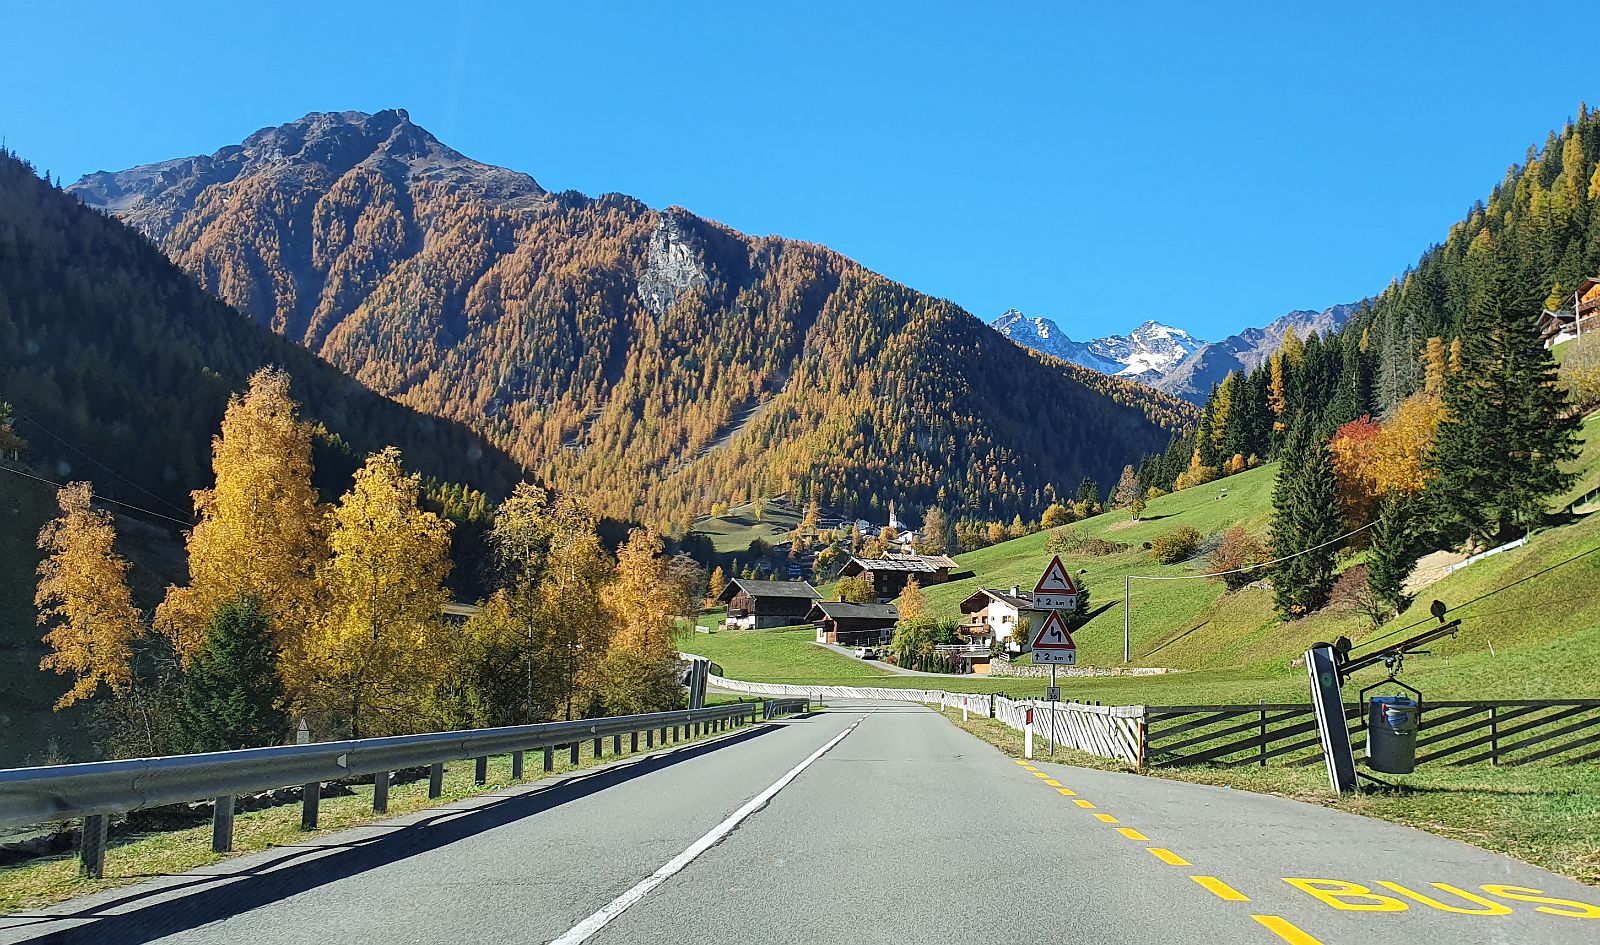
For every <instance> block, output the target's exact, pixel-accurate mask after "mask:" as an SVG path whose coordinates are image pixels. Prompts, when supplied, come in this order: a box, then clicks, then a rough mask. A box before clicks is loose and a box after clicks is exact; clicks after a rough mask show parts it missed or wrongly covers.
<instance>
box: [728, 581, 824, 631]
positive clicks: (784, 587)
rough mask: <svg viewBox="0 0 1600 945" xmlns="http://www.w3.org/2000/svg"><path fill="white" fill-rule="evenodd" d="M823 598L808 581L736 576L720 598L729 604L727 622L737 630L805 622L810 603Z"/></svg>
mask: <svg viewBox="0 0 1600 945" xmlns="http://www.w3.org/2000/svg"><path fill="white" fill-rule="evenodd" d="M821 599H822V595H821V594H818V593H817V589H816V588H814V587H812V586H811V585H810V584H808V583H806V582H805V581H753V580H750V579H749V578H734V579H733V580H731V581H729V582H728V586H727V587H726V588H724V589H723V591H722V597H720V598H719V600H721V601H722V603H724V604H727V605H728V619H727V622H726V626H728V627H730V628H733V629H738V630H765V629H767V628H769V627H789V626H793V625H795V624H797V623H805V622H806V614H807V613H809V612H810V611H811V605H812V604H813V603H815V602H816V601H818V600H821Z"/></svg>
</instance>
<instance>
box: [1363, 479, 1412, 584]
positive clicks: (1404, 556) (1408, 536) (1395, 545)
mask: <svg viewBox="0 0 1600 945" xmlns="http://www.w3.org/2000/svg"><path fill="white" fill-rule="evenodd" d="M1416 563H1417V555H1416V536H1415V535H1414V534H1413V533H1412V521H1411V502H1410V500H1408V499H1407V498H1406V497H1405V496H1403V495H1400V494H1398V493H1390V494H1389V495H1387V496H1385V497H1384V499H1383V501H1382V503H1381V504H1380V505H1379V506H1378V519H1377V524H1375V525H1373V527H1372V558H1371V560H1370V561H1369V562H1368V564H1367V585H1368V586H1369V587H1370V588H1371V589H1372V593H1373V595H1374V596H1375V597H1377V599H1378V601H1379V602H1380V603H1381V604H1383V606H1384V607H1385V608H1387V609H1388V610H1389V612H1390V613H1399V612H1400V611H1402V610H1405V609H1406V606H1407V605H1408V604H1410V601H1409V600H1408V599H1407V597H1406V593H1405V581H1406V578H1407V577H1409V576H1410V575H1411V569H1412V568H1413V567H1415V566H1416Z"/></svg>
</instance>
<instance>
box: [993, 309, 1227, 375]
mask: <svg viewBox="0 0 1600 945" xmlns="http://www.w3.org/2000/svg"><path fill="white" fill-rule="evenodd" d="M989 326H990V327H991V328H993V329H994V330H995V331H998V332H999V333H1000V334H1002V335H1005V336H1006V337H1007V338H1010V339H1011V340H1012V341H1015V342H1016V343H1017V344H1019V345H1022V346H1023V347H1026V348H1032V349H1033V350H1035V351H1039V352H1042V353H1044V354H1048V355H1053V356H1055V357H1058V358H1060V359H1061V360H1063V361H1071V362H1072V363H1073V364H1081V365H1083V366H1084V367H1086V368H1091V369H1093V370H1096V371H1099V372H1100V373H1102V374H1120V375H1123V376H1125V377H1135V378H1138V379H1139V380H1141V381H1144V382H1145V383H1150V382H1152V381H1154V380H1155V379H1157V378H1159V377H1160V376H1161V375H1163V374H1165V373H1166V372H1167V371H1170V370H1172V369H1173V368H1174V367H1176V366H1177V365H1178V364H1180V363H1182V361H1183V360H1184V359H1185V358H1187V357H1188V356H1189V355H1191V354H1193V353H1194V352H1195V351H1198V350H1199V349H1200V347H1201V346H1202V345H1204V344H1205V342H1204V341H1202V340H1200V339H1199V338H1196V337H1194V336H1193V335H1191V334H1189V333H1188V332H1186V331H1184V330H1183V329H1181V328H1173V327H1171V326H1170V325H1163V324H1161V323H1160V322H1145V323H1144V324H1143V325H1140V326H1139V327H1138V328H1135V329H1134V330H1133V331H1131V332H1129V333H1128V334H1126V335H1108V336H1107V337H1104V338H1096V339H1094V340H1092V341H1084V342H1079V341H1073V340H1072V339H1071V338H1070V337H1068V336H1067V333H1066V332H1064V331H1062V330H1061V326H1059V325H1057V324H1056V323H1055V322H1053V321H1051V320H1050V319H1048V318H1034V317H1029V316H1027V315H1024V314H1023V313H1021V312H1019V311H1017V310H1016V309H1011V310H1010V311H1008V312H1006V313H1005V314H1004V315H1001V316H1000V317H999V318H997V319H995V320H994V321H992V322H990V323H989Z"/></svg>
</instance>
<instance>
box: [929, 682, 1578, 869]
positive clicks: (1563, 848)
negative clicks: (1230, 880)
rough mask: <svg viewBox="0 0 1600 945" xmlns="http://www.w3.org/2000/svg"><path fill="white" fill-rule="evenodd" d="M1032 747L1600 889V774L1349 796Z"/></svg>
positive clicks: (1400, 787)
mask: <svg viewBox="0 0 1600 945" xmlns="http://www.w3.org/2000/svg"><path fill="white" fill-rule="evenodd" d="M945 717H946V718H948V719H950V721H951V723H952V724H954V725H955V726H956V727H958V728H960V729H962V730H964V731H966V732H969V733H971V734H972V735H974V736H976V737H977V738H979V739H981V740H982V741H985V742H988V743H989V744H990V745H993V746H994V747H995V748H997V749H999V750H1000V751H1001V752H1002V753H1003V754H1005V755H1007V756H1009V757H1012V758H1021V757H1022V742H1023V737H1022V733H1021V732H1018V731H1016V730H1015V729H1012V728H1010V727H1008V726H1006V725H1004V724H1002V723H1000V722H998V721H996V720H994V719H991V718H988V717H987V716H977V715H973V716H971V717H970V718H969V720H968V721H966V722H962V721H961V713H960V711H959V710H956V709H951V710H948V711H947V712H946V713H945ZM1033 747H1034V759H1035V760H1039V761H1053V762H1058V763H1060V764H1067V765H1075V766H1077V767H1081V768H1093V769H1095V770H1098V771H1121V772H1126V773H1130V774H1142V775H1146V776H1149V777H1157V778H1166V779H1168V780H1172V781H1187V782H1190V783H1194V784H1211V785H1216V786H1219V787H1229V788H1232V789H1234V790H1240V791H1254V792H1255V793H1258V794H1272V795H1276V796H1279V797H1287V798H1292V799H1294V800H1297V801H1304V802H1307V803H1311V804H1319V805H1321V806H1323V807H1330V808H1333V809H1335V810H1341V811H1346V812H1348V813H1352V814H1360V815H1362V816H1366V817H1375V818H1378V819H1379V820H1388V821H1393V822H1394V823H1399V824H1405V825H1407V826H1410V827H1416V828H1417V829H1419V830H1426V831H1428V832H1429V833H1434V834H1438V835H1439V836H1442V837H1449V838H1451V839H1454V840H1461V841H1463V842H1466V843H1470V844H1473V845H1474V846H1478V847H1482V848H1483V849H1485V850H1490V851H1493V852H1495V853H1500V854H1504V855H1506V856H1510V857H1514V858H1515V859H1518V860H1522V861H1523V862H1525V863H1531V864H1533V865H1534V866H1538V867H1541V868H1543V869H1547V870H1550V871H1551V872H1553V873H1560V874H1562V875H1564V876H1570V877H1572V878H1573V879H1575V880H1577V881H1579V882H1581V883H1587V884H1588V885H1591V886H1600V765H1593V764H1583V765H1570V766H1560V767H1557V766H1546V765H1524V766H1518V767H1510V768H1497V767H1491V766H1488V765H1472V766H1462V767H1459V768H1457V767H1450V766H1430V767H1424V768H1419V769H1418V770H1417V771H1416V772H1414V773H1412V774H1407V775H1384V780H1386V781H1389V782H1391V783H1394V784H1395V787H1394V788H1392V789H1388V788H1379V789H1376V790H1372V791H1370V792H1367V793H1361V794H1354V795H1347V796H1340V795H1337V794H1334V793H1333V792H1332V791H1331V790H1329V788H1328V781H1327V774H1326V772H1325V771H1324V769H1323V768H1322V766H1321V765H1309V766H1306V767H1303V768H1289V767H1278V766H1268V767H1265V768H1215V767H1209V766H1203V765H1197V766H1193V767H1183V768H1147V769H1144V770H1142V771H1140V770H1136V769H1134V768H1131V767H1129V766H1127V765H1125V764H1122V763H1121V762H1117V761H1113V760H1111V759H1109V758H1101V757H1098V756H1096V755H1091V754H1088V753H1086V752H1081V751H1075V750H1072V749H1067V748H1057V749H1056V754H1055V757H1054V758H1050V757H1049V756H1048V750H1047V748H1046V743H1045V741H1044V739H1043V738H1040V737H1038V736H1035V737H1034V741H1033Z"/></svg>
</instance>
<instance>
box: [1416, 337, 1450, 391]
mask: <svg viewBox="0 0 1600 945" xmlns="http://www.w3.org/2000/svg"><path fill="white" fill-rule="evenodd" d="M1448 360H1449V354H1448V352H1447V350H1446V348H1445V346H1444V339H1443V338H1440V337H1438V336H1437V335H1435V336H1434V337H1432V338H1429V339H1428V343H1427V346H1426V347H1424V348H1423V349H1422V389H1423V391H1424V392H1425V393H1427V394H1428V395H1429V396H1432V397H1442V396H1444V378H1445V372H1446V371H1447V370H1448V369H1449V364H1448Z"/></svg>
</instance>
